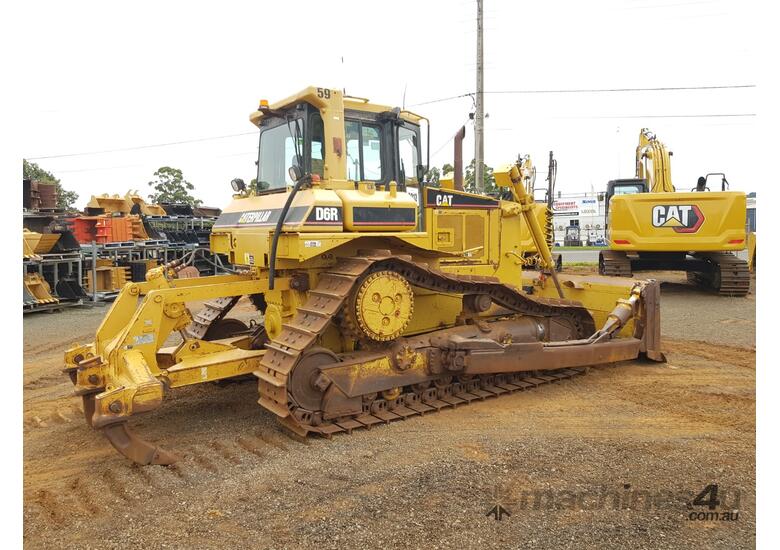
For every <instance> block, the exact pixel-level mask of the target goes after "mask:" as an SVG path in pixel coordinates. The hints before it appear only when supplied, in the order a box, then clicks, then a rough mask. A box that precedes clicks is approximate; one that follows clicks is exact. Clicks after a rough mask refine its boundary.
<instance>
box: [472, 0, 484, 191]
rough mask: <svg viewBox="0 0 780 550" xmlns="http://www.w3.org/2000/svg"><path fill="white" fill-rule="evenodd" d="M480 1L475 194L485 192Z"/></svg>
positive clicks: (479, 15) (479, 5) (479, 11)
mask: <svg viewBox="0 0 780 550" xmlns="http://www.w3.org/2000/svg"><path fill="white" fill-rule="evenodd" d="M482 1H483V0H477V101H476V103H477V112H476V113H475V114H474V165H475V166H474V175H475V181H474V183H475V185H476V188H477V193H481V192H483V191H484V190H485V164H484V162H485V106H484V104H483V102H482V99H483V98H482V94H483V90H484V79H483V70H482V69H483V66H482V62H483V59H482Z"/></svg>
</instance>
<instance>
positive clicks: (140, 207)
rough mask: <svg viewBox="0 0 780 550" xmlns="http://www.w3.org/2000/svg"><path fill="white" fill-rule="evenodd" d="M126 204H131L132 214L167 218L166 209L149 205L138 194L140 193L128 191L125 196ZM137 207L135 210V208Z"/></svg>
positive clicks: (157, 205)
mask: <svg viewBox="0 0 780 550" xmlns="http://www.w3.org/2000/svg"><path fill="white" fill-rule="evenodd" d="M125 202H127V203H129V204H130V212H131V213H133V214H142V215H144V216H165V209H163V207H162V206H160V205H159V204H148V203H147V202H146V201H144V199H143V198H141V196H140V195H139V194H138V191H134V192H133V191H128V192H127V194H125ZM134 207H135V208H134Z"/></svg>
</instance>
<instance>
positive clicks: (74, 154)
mask: <svg viewBox="0 0 780 550" xmlns="http://www.w3.org/2000/svg"><path fill="white" fill-rule="evenodd" d="M252 135H257V132H242V133H240V134H227V135H224V136H210V137H203V138H195V139H185V140H182V141H170V142H168V143H155V144H154V145H137V146H135V147H123V148H121V149H105V150H103V151H89V152H85V153H67V154H64V155H48V156H45V157H27V160H43V159H59V158H65V157H83V156H87V155H102V154H104V153H121V152H124V151H138V150H139V149H153V148H155V147H168V146H170V145H184V144H186V143H197V142H201V141H213V140H217V139H226V138H232V137H238V136H252Z"/></svg>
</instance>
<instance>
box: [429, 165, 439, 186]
mask: <svg viewBox="0 0 780 550" xmlns="http://www.w3.org/2000/svg"><path fill="white" fill-rule="evenodd" d="M440 178H441V172H439V169H438V168H436V167H435V166H434V167H433V168H431V169H430V170H428V172H427V173H426V174H425V181H427V182H428V185H430V186H431V187H438V186H439V179H440Z"/></svg>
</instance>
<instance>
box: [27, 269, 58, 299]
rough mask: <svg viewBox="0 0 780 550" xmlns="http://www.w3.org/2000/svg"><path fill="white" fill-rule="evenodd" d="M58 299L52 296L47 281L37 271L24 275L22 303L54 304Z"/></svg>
mask: <svg viewBox="0 0 780 550" xmlns="http://www.w3.org/2000/svg"><path fill="white" fill-rule="evenodd" d="M58 302H59V300H58V299H57V298H55V297H54V296H52V294H51V288H50V287H49V283H47V282H46V280H45V279H44V278H43V277H41V276H40V275H39V274H37V273H29V274H27V275H25V276H24V304H25V305H29V304H56V303H58Z"/></svg>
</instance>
